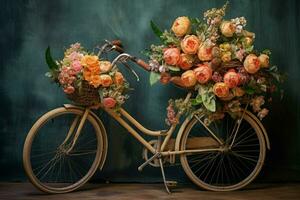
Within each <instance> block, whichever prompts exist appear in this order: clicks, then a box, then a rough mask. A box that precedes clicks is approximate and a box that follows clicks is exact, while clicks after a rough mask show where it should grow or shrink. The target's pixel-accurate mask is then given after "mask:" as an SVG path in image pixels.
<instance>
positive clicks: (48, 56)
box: [45, 46, 58, 70]
mask: <svg viewBox="0 0 300 200" xmlns="http://www.w3.org/2000/svg"><path fill="white" fill-rule="evenodd" d="M45 58H46V62H47V64H48V67H49V69H50V70H56V69H58V65H57V64H56V62H55V61H54V60H53V58H52V56H51V51H50V47H49V46H48V48H47V49H46V52H45Z"/></svg>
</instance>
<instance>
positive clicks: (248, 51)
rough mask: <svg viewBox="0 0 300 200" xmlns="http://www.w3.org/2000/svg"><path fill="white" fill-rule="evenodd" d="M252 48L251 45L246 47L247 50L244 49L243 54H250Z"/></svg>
mask: <svg viewBox="0 0 300 200" xmlns="http://www.w3.org/2000/svg"><path fill="white" fill-rule="evenodd" d="M253 47H254V46H253V45H251V46H249V47H247V48H246V49H245V52H246V53H250V52H252V51H253Z"/></svg>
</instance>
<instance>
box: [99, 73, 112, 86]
mask: <svg viewBox="0 0 300 200" xmlns="http://www.w3.org/2000/svg"><path fill="white" fill-rule="evenodd" d="M100 79H101V84H102V86H103V87H109V86H110V85H111V84H112V83H113V80H112V78H111V77H110V76H109V75H107V74H102V75H100Z"/></svg>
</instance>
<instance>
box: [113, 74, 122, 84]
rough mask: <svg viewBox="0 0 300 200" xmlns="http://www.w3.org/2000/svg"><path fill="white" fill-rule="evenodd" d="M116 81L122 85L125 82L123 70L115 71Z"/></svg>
mask: <svg viewBox="0 0 300 200" xmlns="http://www.w3.org/2000/svg"><path fill="white" fill-rule="evenodd" d="M114 82H115V83H116V84H117V85H122V84H123V83H124V77H123V74H122V73H121V72H116V73H115V77H114Z"/></svg>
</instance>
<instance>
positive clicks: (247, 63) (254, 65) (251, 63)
mask: <svg viewBox="0 0 300 200" xmlns="http://www.w3.org/2000/svg"><path fill="white" fill-rule="evenodd" d="M244 68H245V70H246V71H247V72H248V73H250V74H254V73H256V72H257V71H258V70H259V69H260V62H259V59H258V58H257V56H256V55H254V54H249V55H248V56H247V57H246V58H245V60H244Z"/></svg>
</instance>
